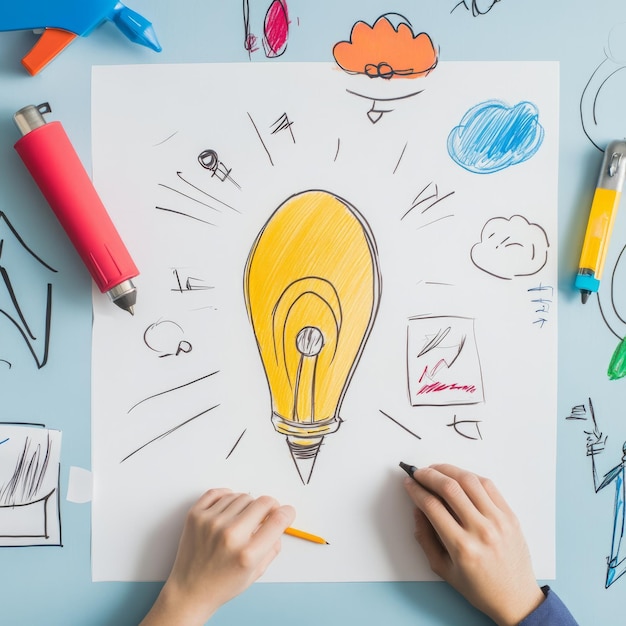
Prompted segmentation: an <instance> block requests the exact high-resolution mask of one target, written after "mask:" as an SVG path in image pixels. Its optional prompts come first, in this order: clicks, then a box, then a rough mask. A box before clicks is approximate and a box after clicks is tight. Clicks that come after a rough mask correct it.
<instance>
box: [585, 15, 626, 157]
mask: <svg viewBox="0 0 626 626" xmlns="http://www.w3.org/2000/svg"><path fill="white" fill-rule="evenodd" d="M624 42H626V23H622V24H617V25H615V26H614V27H613V28H612V30H611V32H610V33H609V36H608V40H607V44H606V46H605V47H604V59H603V60H602V61H601V62H600V64H599V65H598V67H596V69H595V70H594V71H593V73H592V74H591V76H590V78H589V80H588V81H587V84H586V85H585V88H584V89H583V92H582V94H581V97H580V121H581V123H582V127H583V131H584V132H585V135H587V138H588V139H589V141H591V143H592V144H593V145H594V146H595V147H596V148H597V149H598V150H600V151H601V152H604V150H605V148H606V146H607V145H608V143H609V142H610V141H612V140H614V139H616V138H617V137H619V136H620V133H622V132H623V131H622V130H621V129H622V127H623V108H624V107H623V106H622V104H621V103H622V100H623V98H622V93H623V89H624V85H625V84H626V45H625V43H624Z"/></svg>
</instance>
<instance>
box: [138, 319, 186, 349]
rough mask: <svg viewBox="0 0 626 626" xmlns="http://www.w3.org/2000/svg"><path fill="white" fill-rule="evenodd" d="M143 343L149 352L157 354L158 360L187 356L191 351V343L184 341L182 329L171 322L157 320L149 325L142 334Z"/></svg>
mask: <svg viewBox="0 0 626 626" xmlns="http://www.w3.org/2000/svg"><path fill="white" fill-rule="evenodd" d="M143 341H144V343H145V344H146V346H147V347H148V348H150V350H152V351H153V352H156V353H158V355H159V358H160V359H162V358H164V357H167V356H179V355H181V354H188V353H189V352H191V350H192V345H191V343H190V342H189V341H188V340H187V339H185V331H184V330H183V327H182V326H181V325H180V324H177V323H176V322H174V321H172V320H158V321H157V322H154V324H150V326H148V328H146V330H145V331H144V333H143Z"/></svg>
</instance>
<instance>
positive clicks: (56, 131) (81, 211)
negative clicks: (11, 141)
mask: <svg viewBox="0 0 626 626" xmlns="http://www.w3.org/2000/svg"><path fill="white" fill-rule="evenodd" d="M50 111H51V109H50V105H49V104H48V103H47V102H46V103H44V104H40V105H39V106H33V105H30V106H27V107H24V108H23V109H20V110H19V111H18V112H17V113H16V114H15V115H14V116H13V119H14V120H15V123H16V124H17V127H18V128H19V129H20V132H21V133H22V135H23V137H22V138H21V139H20V140H19V141H18V142H17V143H16V144H15V149H16V150H17V152H18V154H19V155H20V157H21V158H22V161H24V164H25V165H26V167H27V168H28V171H29V172H30V173H31V175H32V177H33V178H34V179H35V182H36V183H37V186H38V187H39V189H41V192H42V193H43V195H44V197H45V198H46V200H47V201H48V203H49V204H50V206H51V207H52V210H53V211H54V214H55V215H56V216H57V218H58V220H59V222H60V223H61V226H63V228H64V229H65V232H66V233H67V235H68V236H69V238H70V240H71V242H72V244H74V247H75V248H76V251H77V252H78V254H79V255H80V257H81V259H82V260H83V262H84V263H85V265H86V266H87V269H88V270H89V273H90V274H91V276H92V277H93V279H94V281H95V282H96V285H98V288H99V289H100V291H101V292H102V293H107V294H109V297H110V298H111V300H112V301H113V302H114V303H115V304H117V306H119V307H120V308H122V309H124V310H126V311H128V312H129V313H131V314H133V313H134V306H135V302H136V300H137V289H136V288H135V285H133V281H132V280H131V279H132V278H134V277H135V276H137V275H138V274H139V270H138V269H137V267H136V266H135V263H134V262H133V260H132V259H131V257H130V254H129V253H128V250H127V249H126V246H125V245H124V243H123V242H122V240H121V238H120V236H119V234H118V232H117V230H116V228H115V226H114V225H113V222H112V221H111V218H110V217H109V214H108V213H107V211H106V209H105V208H104V205H103V204H102V201H101V200H100V197H99V196H98V194H97V192H96V190H95V188H94V186H93V183H92V182H91V179H90V178H89V176H88V174H87V172H86V171H85V168H84V167H83V165H82V163H81V162H80V159H79V158H78V155H77V154H76V151H75V150H74V148H73V146H72V144H71V143H70V140H69V138H68V136H67V134H66V133H65V131H64V130H63V127H62V126H61V124H60V123H59V122H51V123H49V124H48V123H46V120H45V119H44V117H43V113H50Z"/></svg>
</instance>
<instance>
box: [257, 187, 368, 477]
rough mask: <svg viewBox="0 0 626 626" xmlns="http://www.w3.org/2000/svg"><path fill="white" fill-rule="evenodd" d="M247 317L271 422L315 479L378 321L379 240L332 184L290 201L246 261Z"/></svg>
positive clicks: (301, 471)
mask: <svg viewBox="0 0 626 626" xmlns="http://www.w3.org/2000/svg"><path fill="white" fill-rule="evenodd" d="M244 291H245V298H246V307H247V309H248V315H249V317H250V321H251V323H252V327H253V329H254V334H255V337H256V341H257V345H258V348H259V353H260V355H261V360H262V362H263V367H264V369H265V375H266V377H267V381H268V385H269V388H270V394H271V397H272V423H273V425H274V428H275V429H276V430H277V431H278V432H279V433H281V434H283V435H286V437H287V443H288V446H289V449H290V451H291V454H292V457H293V459H294V462H295V464H296V467H297V469H298V472H299V475H300V478H301V479H302V482H303V483H305V484H307V483H308V482H309V480H310V478H311V474H312V471H313V467H314V465H315V460H316V458H317V454H318V452H319V449H320V446H321V444H322V440H323V438H324V437H325V436H326V435H328V434H330V433H333V432H335V431H336V430H337V429H338V428H339V426H340V424H341V418H340V417H339V409H340V407H341V403H342V401H343V398H344V395H345V393H346V390H347V388H348V385H349V383H350V379H351V377H352V375H353V373H354V370H355V368H356V365H357V363H358V361H359V358H360V356H361V353H362V352H363V349H364V347H365V343H366V341H367V337H368V336H369V333H370V331H371V329H372V326H373V324H374V319H375V317H376V312H377V310H378V302H379V298H380V275H379V270H378V257H377V250H376V244H375V241H374V238H373V236H372V234H371V233H370V230H369V227H368V225H367V223H366V222H365V220H364V219H363V218H362V217H361V216H360V214H359V213H358V212H357V211H356V209H354V208H353V207H352V206H350V205H349V204H348V203H347V202H346V201H345V200H342V199H341V198H339V197H337V196H335V195H333V194H331V193H328V192H326V191H317V190H316V191H305V192H302V193H299V194H297V195H295V196H292V197H291V198H289V199H287V200H286V201H285V202H284V203H283V204H282V205H281V206H280V207H279V208H278V209H277V210H276V211H275V212H274V214H273V215H272V216H271V217H270V219H269V221H268V222H267V223H266V224H265V226H264V227H263V228H262V229H261V232H260V233H259V235H258V237H257V239H256V241H255V243H254V245H253V247H252V250H251V252H250V255H249V257H248V262H247V264H246V269H245V276H244Z"/></svg>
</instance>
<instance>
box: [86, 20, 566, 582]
mask: <svg viewBox="0 0 626 626" xmlns="http://www.w3.org/2000/svg"><path fill="white" fill-rule="evenodd" d="M383 17H384V19H383V20H382V21H380V20H368V21H366V22H364V26H360V27H359V28H362V29H363V32H364V33H365V34H366V36H367V37H369V36H371V33H372V31H373V30H374V28H376V29H378V28H384V29H386V32H387V34H388V35H389V37H390V38H391V39H392V40H393V41H395V38H396V37H398V36H399V33H404V34H402V37H406V41H407V42H409V41H414V40H416V38H415V36H416V34H417V35H419V32H420V31H419V27H417V26H416V25H413V27H412V28H411V29H409V27H408V26H406V27H404V26H402V24H404V22H403V21H402V20H396V19H395V18H392V17H390V16H383ZM396 17H397V16H396ZM368 24H373V25H378V26H368ZM405 28H406V30H405ZM354 32H356V27H355V29H353V37H352V43H353V44H354V43H355V38H354ZM344 41H346V42H348V41H349V37H347V36H346V37H345V38H344ZM428 41H430V42H431V43H430V44H429V45H430V46H431V48H430V50H431V52H432V51H433V50H435V54H436V52H437V48H435V45H434V44H432V40H430V38H428ZM420 42H426V43H428V42H427V41H426V36H424V37H422V38H421V39H420ZM420 45H421V44H420ZM387 58H388V59H389V58H390V57H387ZM383 60H384V57H380V58H377V59H373V60H372V61H371V62H372V63H373V64H374V65H376V66H377V67H380V63H381V62H382V61H383ZM434 61H437V64H436V68H435V69H434V70H433V71H431V72H430V73H428V75H427V76H419V77H416V78H414V79H412V78H408V77H403V76H401V75H394V78H389V79H386V78H384V77H382V76H378V77H376V78H373V79H371V78H369V77H368V76H367V75H365V74H362V73H357V74H350V73H347V72H344V71H341V70H340V69H339V68H338V67H337V65H336V64H334V63H321V64H318V63H307V64H298V63H287V64H285V63H265V64H257V63H254V64H251V63H244V64H224V65H220V64H212V65H193V66H191V65H180V66H156V65H154V66H143V67H119V68H117V67H99V68H96V69H95V70H94V83H93V85H94V97H93V103H94V108H93V118H92V119H93V148H94V179H95V182H96V185H97V187H98V190H99V193H100V194H101V195H102V196H103V200H104V201H105V202H106V203H107V206H108V207H109V210H110V211H111V213H112V214H113V216H114V218H115V220H116V224H117V225H118V229H119V230H120V233H121V234H122V236H123V237H124V239H125V241H127V245H128V246H129V248H130V249H132V250H133V254H134V255H135V256H136V261H137V264H138V265H140V266H141V267H142V273H141V276H140V277H139V279H138V281H139V282H138V285H137V287H138V290H139V292H140V294H141V302H142V306H141V307H139V306H138V307H137V310H136V314H135V316H134V317H133V318H132V319H130V320H126V323H125V324H124V325H123V326H120V325H119V324H118V323H116V321H117V320H116V319H114V317H113V315H112V312H111V311H110V307H105V306H103V305H101V302H100V301H96V300H95V299H94V332H93V369H92V402H93V405H92V413H93V415H92V437H93V439H92V440H93V450H92V465H93V471H94V477H95V478H94V480H95V485H94V489H95V491H94V493H95V494H96V496H95V498H94V501H93V518H92V519H93V577H94V579H95V580H158V579H162V578H163V577H164V576H165V575H166V574H167V571H168V568H169V565H170V559H171V557H172V555H173V553H174V550H175V547H176V541H177V536H178V528H179V524H180V522H181V520H182V517H183V515H184V512H185V510H186V508H187V506H188V505H190V504H191V503H192V502H193V501H194V500H195V499H196V498H197V496H198V495H199V493H200V492H202V491H204V490H206V489H207V488H209V487H210V486H220V485H225V486H226V485H227V486H230V487H231V488H233V489H236V490H242V491H246V492H250V493H255V494H256V493H258V494H260V493H271V494H273V495H274V496H275V497H277V498H278V499H279V500H280V501H284V502H289V503H291V504H293V505H294V506H295V507H296V509H297V510H298V519H299V520H300V522H301V524H302V525H306V527H307V528H311V529H314V530H315V531H316V532H318V533H319V534H321V535H324V536H326V537H327V538H328V539H329V541H330V544H331V545H330V546H329V548H330V549H329V550H328V551H326V552H325V553H324V554H320V552H319V551H310V550H309V548H310V546H303V545H301V544H302V543H303V542H291V541H288V540H287V541H285V542H284V545H283V550H285V551H289V553H290V556H289V558H285V559H279V560H277V561H276V562H275V564H274V565H275V567H272V569H271V571H270V572H268V573H267V574H266V575H265V577H264V580H267V581H328V580H343V581H348V580H351V581H358V580H415V579H420V580H432V579H433V575H432V573H431V572H430V571H429V568H428V566H427V564H426V562H425V560H424V558H423V555H421V554H420V552H419V548H417V547H416V546H414V545H413V543H412V531H411V528H410V513H409V510H408V508H409V505H408V503H407V502H406V501H405V499H404V494H402V493H401V490H400V489H396V487H397V486H398V483H397V481H396V480H395V479H396V478H397V475H396V474H395V469H396V468H397V463H398V455H400V456H402V455H404V456H405V457H407V458H418V459H419V462H420V463H423V464H427V463H430V462H436V461H443V460H447V461H450V462H454V463H458V464H460V465H465V466H468V467H471V468H473V469H474V470H475V471H478V472H479V473H483V474H487V475H493V476H494V477H495V478H496V479H497V482H498V485H499V487H500V488H501V489H502V491H503V492H504V493H505V494H506V495H507V497H508V498H509V499H510V501H511V502H512V503H513V504H514V506H515V508H516V512H517V513H518V515H519V517H520V519H521V521H522V524H523V526H524V530H525V533H526V536H527V537H528V540H529V543H530V545H531V550H532V553H533V559H534V562H535V567H536V568H537V570H538V575H540V576H542V577H545V578H550V577H551V576H552V575H553V570H554V537H553V529H554V498H553V489H554V472H555V461H554V454H553V451H554V444H555V417H554V416H555V403H556V314H557V308H556V293H555V290H554V289H553V288H552V287H551V285H556V284H557V278H556V259H557V251H556V249H555V248H556V246H555V243H556V207H557V205H558V202H557V197H556V193H557V186H556V181H557V176H556V170H557V152H558V150H557V148H558V97H557V85H558V81H557V66H556V65H555V64H552V63H515V64H506V63H498V64H490V63H484V64H483V63H481V64H471V63H444V62H439V61H438V56H435V57H434V58H433V57H431V58H430V64H429V65H428V67H423V68H422V69H424V70H427V69H428V68H429V67H431V66H433V63H434ZM403 67H404V68H405V69H406V66H403V65H398V64H397V63H395V62H394V69H399V70H401V69H402V68H403ZM353 69H354V68H353ZM396 74H397V73H396ZM172 81H175V82H176V84H177V85H178V89H177V90H176V93H175V94H174V93H172V94H169V93H168V92H165V93H164V92H163V90H162V89H160V88H159V86H162V85H164V84H170V83H172ZM355 81H357V82H358V83H359V84H358V85H356V86H355ZM361 81H363V82H361ZM460 84H463V85H464V88H463V90H462V92H460V91H459V89H458V85H460ZM139 85H141V88H139ZM214 85H222V86H223V88H222V91H221V93H220V94H219V95H218V94H216V93H215V91H214V88H213V86H214ZM377 85H378V86H377ZM394 85H396V86H394ZM411 85H413V86H411ZM365 86H368V88H370V87H374V89H375V91H374V92H370V91H361V87H365ZM426 87H427V88H426ZM407 88H408V91H407ZM389 89H390V90H391V91H389ZM394 90H395V91H394ZM401 90H404V93H405V94H406V93H409V92H412V91H416V90H421V93H420V94H419V96H416V97H411V98H406V99H404V100H403V101H402V103H401V104H398V103H397V102H396V103H394V105H393V107H392V108H393V112H391V111H390V112H389V113H386V114H384V115H383V116H382V117H380V118H379V119H378V121H377V122H376V123H372V119H371V118H370V117H369V116H367V115H363V113H364V112H367V109H369V108H371V104H372V102H373V101H376V102H378V100H376V98H377V97H380V96H381V94H382V93H383V91H387V92H388V95H391V96H396V95H399V94H400V91H401ZM351 91H353V92H354V91H358V92H359V93H363V94H365V95H367V96H368V98H369V101H368V100H365V99H364V98H358V97H355V95H354V93H351ZM251 93H255V94H263V96H262V97H260V96H259V97H255V98H254V99H252V100H251V99H250V98H249V94H251ZM520 94H521V95H522V96H523V98H521V97H520ZM371 96H374V97H371ZM494 97H497V98H498V101H501V102H511V103H517V102H520V101H523V102H529V103H530V102H532V103H533V109H532V111H533V114H534V117H532V116H530V117H529V118H528V119H529V122H528V123H529V124H530V126H531V127H532V129H533V133H532V137H533V138H534V139H533V140H532V141H530V142H529V143H525V144H524V146H528V145H530V144H532V145H533V150H532V154H530V153H529V152H528V151H525V152H524V158H521V159H520V158H518V157H519V155H520V151H519V150H517V148H516V149H515V150H513V151H512V152H511V153H509V152H506V151H505V152H504V153H503V152H502V150H501V147H502V144H501V143H498V146H497V149H498V150H500V152H499V154H505V155H506V159H505V160H506V162H507V164H509V165H512V166H511V167H505V168H500V169H498V170H497V171H492V172H491V173H490V174H489V175H488V176H487V175H482V174H480V173H475V172H473V171H470V170H468V169H467V168H464V167H459V165H458V164H457V163H456V162H455V161H454V160H453V159H452V158H450V154H449V152H448V137H449V136H450V134H451V133H452V132H453V129H455V128H456V127H458V126H459V120H461V119H463V116H464V115H465V113H466V112H467V111H469V110H471V109H472V107H475V106H476V105H477V103H485V102H491V101H493V98H494ZM208 101H211V115H209V116H206V117H205V118H203V120H202V123H201V124H200V126H197V125H192V124H191V122H189V123H188V122H186V120H192V119H193V120H197V119H198V118H197V111H198V110H201V109H202V107H203V106H205V104H206V102H208ZM113 102H115V106H112V103H113ZM363 103H365V105H366V107H363ZM396 105H397V106H396ZM513 106H514V105H513ZM127 107H131V108H133V110H138V109H140V110H145V111H149V112H150V113H149V114H147V115H146V116H143V117H142V119H141V120H136V119H134V120H132V123H131V120H128V119H126V118H125V117H124V116H123V115H122V114H121V113H120V112H121V111H124V110H128V109H127ZM364 108H365V109H366V110H365V111H364ZM381 108H382V107H381ZM524 110H525V111H526V109H524ZM194 112H196V114H194ZM516 119H517V118H516ZM539 125H540V127H541V129H542V130H541V133H540V134H541V142H540V145H539V142H538V141H537V136H538V133H539V130H538V129H539ZM122 137H123V139H124V141H123V145H124V146H125V149H124V151H123V154H121V153H120V151H119V150H118V149H117V148H116V147H115V146H116V145H118V143H119V142H120V141H121V138H122ZM533 141H534V143H533ZM516 145H517V144H516ZM481 149H482V148H481ZM208 151H213V153H209V152H208ZM513 153H514V156H513V158H512V160H511V158H510V156H511V154H513ZM200 155H201V156H202V158H201V159H199V156H200ZM220 162H221V163H222V164H223V166H219V165H218V166H217V169H216V163H220ZM498 163H499V164H501V161H499V162H498ZM513 163H514V165H513ZM207 165H208V166H209V167H207ZM218 174H219V175H218ZM231 179H232V180H231ZM232 181H235V182H236V184H233V182H232ZM511 185H514V188H515V189H516V190H517V191H516V193H515V194H513V195H511V193H510V189H511ZM503 198H506V205H504V204H503ZM127 206H133V207H137V208H136V210H135V211H128V210H124V209H123V207H127ZM516 216H519V220H520V221H519V222H518V220H517V217H516ZM522 216H523V217H522ZM492 220H493V221H492ZM490 221H492V222H491V223H490ZM488 224H489V227H491V226H493V225H495V226H497V228H495V229H494V237H496V236H497V237H498V241H497V243H496V244H495V246H501V249H500V248H498V249H497V250H493V251H492V254H491V255H484V256H481V254H480V252H479V251H476V249H475V252H476V254H475V255H474V256H476V258H477V259H478V261H479V263H481V264H482V265H485V268H479V267H477V265H476V264H475V263H474V262H473V259H472V248H473V247H474V246H476V245H477V244H478V243H480V239H481V232H483V231H484V232H486V230H487V225H488ZM146 233H149V237H147V236H146ZM491 239H492V241H493V240H494V238H493V237H492V238H491ZM548 242H549V246H548ZM507 244H511V245H509V246H508V247H507ZM495 246H494V247H495ZM484 258H487V262H486V263H485V262H483V259H484ZM511 258H512V259H513V261H511V260H510V259H511ZM501 259H504V261H501ZM528 259H530V261H528ZM474 260H476V259H474ZM485 270H487V271H485ZM495 274H498V275H499V276H498V277H497V278H496V276H495ZM548 290H551V291H548ZM539 300H542V301H543V302H541V303H540V302H539ZM548 301H549V302H548ZM546 307H550V309H549V314H548V313H547V312H546V311H547V310H548V309H547V308H546ZM540 308H541V310H543V311H544V312H543V313H537V311H538V310H539V309H540ZM539 317H540V318H541V320H542V323H540V324H539V323H537V320H538V319H539ZM159 322H160V323H159ZM184 342H188V344H187V343H184ZM190 346H191V349H189V348H190ZM120 354H124V359H123V361H122V362H120V359H119V355H120ZM529 364H531V366H529ZM102 381H107V384H106V385H104V384H103V382H102ZM111 385H115V388H116V390H117V391H116V394H114V395H112V394H110V386H111ZM531 390H532V391H531ZM538 431H541V433H542V437H541V438H540V440H538V439H537V437H536V433H537V432H538ZM528 449H532V450H533V451H534V454H535V455H534V461H533V463H532V464H531V465H530V466H529V464H528V463H527V451H528ZM521 464H523V465H524V467H527V468H528V471H527V473H525V475H524V477H523V480H522V478H521V477H520V473H519V472H518V471H517V470H516V468H517V467H519V466H520V465H521ZM537 506H541V507H542V510H543V511H544V512H545V514H544V515H543V516H542V519H541V520H537V518H536V517H537V516H536V515H535V511H536V509H537ZM390 510H393V511H397V512H398V515H393V516H391V517H392V518H393V519H389V518H390V516H389V514H388V511H390ZM373 512H374V513H373ZM402 512H406V514H407V515H406V516H404V515H403V514H402ZM383 516H384V520H383ZM383 524H384V525H385V529H386V530H385V536H386V537H388V539H386V540H385V541H381V540H380V528H381V527H382V525H383ZM156 536H158V537H159V538H160V539H159V542H158V545H159V548H158V549H155V547H154V541H152V540H151V538H154V537H156ZM122 543H123V545H124V546H125V549H124V550H123V551H118V550H116V549H113V548H112V546H113V547H114V546H119V545H121V544H122ZM363 545H368V546H369V547H370V548H369V549H368V554H367V558H365V557H364V555H362V546H363ZM303 562H306V563H307V567H306V568H304V567H301V564H302V563H303ZM416 563H417V565H416Z"/></svg>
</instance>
